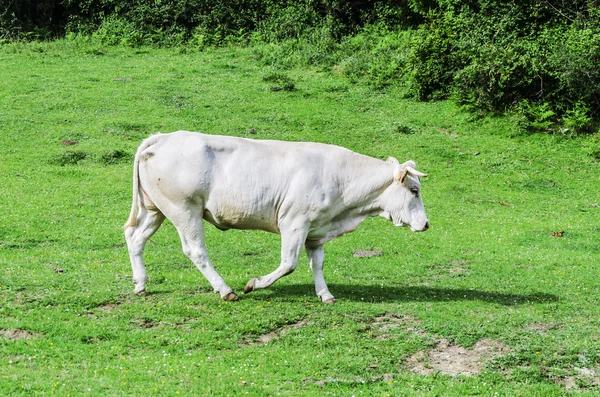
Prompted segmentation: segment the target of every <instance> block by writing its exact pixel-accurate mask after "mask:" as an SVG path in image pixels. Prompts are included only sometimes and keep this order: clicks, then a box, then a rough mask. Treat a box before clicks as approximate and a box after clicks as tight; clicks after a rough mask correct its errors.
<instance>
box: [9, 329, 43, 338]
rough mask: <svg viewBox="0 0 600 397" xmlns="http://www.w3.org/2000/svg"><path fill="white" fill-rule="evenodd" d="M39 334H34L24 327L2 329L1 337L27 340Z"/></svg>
mask: <svg viewBox="0 0 600 397" xmlns="http://www.w3.org/2000/svg"><path fill="white" fill-rule="evenodd" d="M38 336H39V334H37V333H34V334H32V333H31V332H29V331H25V330H24V329H0V337H4V338H7V339H12V340H27V339H32V338H37V337H38Z"/></svg>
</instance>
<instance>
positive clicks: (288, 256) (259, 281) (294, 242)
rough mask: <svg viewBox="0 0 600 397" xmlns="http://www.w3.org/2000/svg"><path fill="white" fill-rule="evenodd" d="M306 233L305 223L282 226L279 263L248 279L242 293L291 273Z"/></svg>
mask: <svg viewBox="0 0 600 397" xmlns="http://www.w3.org/2000/svg"><path fill="white" fill-rule="evenodd" d="M307 234H308V226H307V225H302V226H299V227H291V228H287V229H283V228H282V230H281V264H280V265H279V267H278V268H277V269H276V270H275V271H274V272H272V273H269V274H267V275H266V276H261V277H258V278H253V279H251V280H250V281H248V284H246V287H245V288H244V293H248V292H251V291H254V290H255V289H260V288H267V287H269V286H270V285H271V284H273V283H274V282H275V281H277V280H279V279H280V278H281V277H283V276H287V275H288V274H290V273H292V272H293V271H294V270H295V269H296V267H297V266H298V258H299V257H300V252H301V251H302V246H303V245H304V242H305V241H306V236H307Z"/></svg>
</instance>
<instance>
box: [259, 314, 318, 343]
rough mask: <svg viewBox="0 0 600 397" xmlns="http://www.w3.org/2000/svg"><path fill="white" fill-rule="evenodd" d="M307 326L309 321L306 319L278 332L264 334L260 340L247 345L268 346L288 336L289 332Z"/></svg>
mask: <svg viewBox="0 0 600 397" xmlns="http://www.w3.org/2000/svg"><path fill="white" fill-rule="evenodd" d="M306 324H308V319H306V318H305V319H302V320H300V321H297V322H295V323H292V324H288V325H286V326H285V327H282V328H280V329H278V330H275V331H271V332H268V333H266V334H262V335H260V336H259V337H258V338H256V339H254V340H252V341H250V342H248V343H247V344H248V345H266V344H267V343H269V342H271V341H273V340H276V339H279V338H281V337H282V336H283V335H285V334H287V333H288V332H290V331H292V330H296V329H300V328H302V327H304V326H305V325H306Z"/></svg>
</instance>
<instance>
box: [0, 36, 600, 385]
mask: <svg viewBox="0 0 600 397" xmlns="http://www.w3.org/2000/svg"><path fill="white" fill-rule="evenodd" d="M0 64H1V65H2V68H0V98H1V100H0V330H4V331H0V377H1V378H0V395H34V394H38V395H57V396H67V395H72V396H76V395H86V394H90V395H111V396H118V395H126V396H131V395H135V396H149V395H165V396H167V395H168V396H173V395H177V394H179V395H206V396H208V395H213V396H235V395H246V394H247V395H255V396H262V395H293V396H297V395H315V396H317V395H318V396H322V395H340V396H350V395H356V396H359V395H364V396H370V395H374V396H384V395H392V396H395V395H417V396H419V395H440V396H442V395H443V396H449V395H454V396H464V395H489V396H493V395H499V396H514V395H524V396H559V395H563V394H565V393H580V394H581V395H597V393H598V385H597V382H598V381H599V379H598V378H599V377H600V349H599V348H598V346H600V340H599V339H600V337H599V333H598V328H599V326H600V317H599V313H600V310H599V309H598V307H599V303H600V299H599V296H600V279H599V278H598V274H599V272H600V261H599V254H598V253H599V252H600V238H599V236H600V222H599V221H600V208H599V206H598V204H599V200H600V198H599V196H598V186H599V182H600V180H599V176H598V175H600V163H599V162H598V161H597V160H596V159H595V158H594V157H593V156H591V155H590V154H589V153H590V149H589V146H590V145H594V144H597V142H594V139H595V138H594V137H588V138H578V139H568V138H565V137H561V136H552V135H534V136H527V135H520V134H518V133H517V132H516V131H515V129H514V127H513V125H512V124H511V123H510V122H509V121H508V120H507V119H504V118H487V119H480V120H472V118H471V116H470V115H469V114H468V113H465V112H463V111H461V109H459V108H457V107H456V106H455V105H453V104H452V103H451V102H432V103H418V102H414V101H410V100H406V99H402V98H403V94H404V93H403V91H402V88H400V87H390V88H387V89H385V90H374V89H372V88H370V87H369V86H368V85H362V84H360V83H358V84H351V83H350V82H349V81H348V80H345V79H344V78H342V77H340V76H337V75H336V74H332V73H327V72H319V71H316V70H296V69H291V70H286V71H281V70H275V69H272V68H268V67H264V66H262V65H261V64H260V63H259V61H257V60H255V58H253V55H252V50H251V49H231V48H230V49H221V50H211V51H207V52H202V53H182V52H180V51H177V50H157V49H141V50H140V49H138V50H134V49H124V48H92V49H90V48H86V47H85V46H77V45H75V44H73V43H68V42H65V41H62V42H56V43H51V44H29V45H22V44H14V45H13V44H10V45H4V46H2V47H0ZM273 76H276V77H277V79H276V80H274V78H273ZM273 81H275V83H274V82H273ZM282 82H283V83H282ZM277 83H279V84H287V83H291V84H293V87H294V89H293V90H285V89H284V90H279V91H274V90H272V89H271V88H272V86H273V85H274V84H277ZM178 129H187V130H195V131H204V132H207V133H211V134H225V135H236V136H246V137H251V138H257V139H285V140H292V141H318V142H325V143H332V144H338V145H343V146H345V147H348V148H350V149H352V150H355V151H357V152H360V153H364V154H367V155H371V156H374V157H378V158H382V159H385V158H387V157H388V156H395V157H397V158H398V159H399V160H401V161H403V160H406V159H409V158H410V159H414V160H415V161H417V163H418V169H419V170H422V171H424V172H427V173H428V174H429V175H430V176H429V177H428V178H427V179H426V180H425V181H424V182H423V196H424V203H425V207H426V210H427V213H428V216H429V219H430V221H431V225H432V227H431V229H430V230H429V231H427V232H426V233H420V234H414V233H410V231H408V230H407V229H398V228H394V227H393V226H392V225H391V224H390V223H389V222H386V221H385V220H384V219H381V218H378V219H369V220H367V221H366V222H365V223H364V224H363V226H362V227H361V228H359V230H357V231H356V232H354V233H352V234H349V235H346V236H343V237H341V238H339V239H337V240H334V241H332V242H330V243H328V244H327V245H326V247H325V254H326V258H325V268H326V270H325V271H326V274H325V277H326V280H327V281H328V284H329V287H330V290H331V292H332V293H333V294H334V296H335V297H336V298H337V299H338V303H337V304H336V305H333V306H326V305H322V304H320V302H319V300H318V298H317V297H316V296H314V289H313V285H312V276H311V274H310V270H309V269H308V266H306V259H304V258H303V263H302V264H301V265H300V266H299V268H298V270H297V271H296V272H295V273H294V274H292V275H290V276H288V277H286V278H284V279H282V280H280V281H279V282H278V283H276V284H275V285H274V286H273V287H272V288H270V289H267V290H262V291H256V292H253V293H252V294H250V295H245V296H242V299H241V300H240V301H239V302H233V303H229V302H228V303H225V302H221V301H220V300H219V298H218V295H215V294H213V293H212V291H211V290H210V288H209V284H208V282H207V281H206V280H205V279H203V278H202V276H201V274H200V273H199V272H198V271H197V270H196V269H195V267H194V266H193V265H192V264H191V262H190V261H189V260H188V259H187V258H186V257H185V256H184V254H183V253H182V251H181V247H180V243H179V240H178V236H177V233H176V231H175V229H174V228H173V227H172V225H170V224H169V223H168V222H166V223H165V224H164V225H163V227H162V228H161V229H160V230H159V231H158V232H157V234H156V235H155V236H154V237H153V239H152V242H150V243H149V244H148V246H147V248H146V263H147V268H148V273H149V275H150V276H151V278H152V279H151V281H150V282H149V283H148V291H149V295H148V296H146V297H135V296H132V295H131V292H132V291H133V285H132V283H131V267H130V264H129V260H128V256H127V252H126V251H127V250H126V248H125V244H124V238H123V236H122V229H121V226H122V224H123V223H124V222H125V220H126V218H127V216H128V213H129V209H130V205H131V158H132V155H133V153H135V150H136V148H137V146H138V145H139V143H140V142H141V140H142V139H143V138H145V137H147V136H148V135H149V134H151V133H154V132H158V131H161V132H170V131H175V130H178ZM251 129H254V131H253V132H255V134H251V133H250V130H251ZM67 140H70V141H76V142H77V143H76V144H72V145H65V143H73V142H64V141H67ZM61 142H62V143H63V144H61ZM561 231H562V232H563V233H562V235H561V236H560V237H555V236H553V235H552V233H553V232H561ZM559 234H560V233H558V234H557V233H555V235H556V236H558V235H559ZM207 244H208V249H209V254H210V256H211V259H212V261H213V263H214V264H215V267H216V268H217V269H218V271H219V272H220V273H221V275H222V276H223V277H224V278H225V279H226V281H227V282H228V284H229V285H230V286H231V287H232V288H234V290H235V291H237V292H241V291H242V290H243V287H244V285H245V283H246V282H247V281H248V279H250V278H252V277H256V276H258V275H262V274H265V273H268V272H270V271H272V270H273V269H274V268H275V267H276V266H277V264H278V261H279V258H278V255H279V239H278V236H276V235H272V234H267V233H264V232H254V231H244V232H243V231H234V230H232V231H228V232H225V233H224V232H220V231H218V230H216V229H215V228H213V227H207ZM357 250H377V251H382V252H383V254H382V255H380V256H374V257H363V258H359V257H354V256H353V255H352V254H353V253H354V252H355V251H357ZM386 314H391V315H395V316H396V317H390V318H404V319H405V320H406V321H404V320H403V322H399V323H393V324H392V325H393V326H390V327H383V326H381V325H380V324H379V322H380V321H382V320H380V319H379V320H378V318H379V317H380V316H383V315H386ZM16 330H21V331H16ZM282 330H283V331H282ZM265 335H266V336H268V337H269V338H271V340H270V341H268V342H267V343H264V339H261V337H262V338H265ZM443 339H447V340H448V341H450V342H451V343H452V344H455V345H460V346H463V347H465V348H471V347H472V346H474V345H475V344H476V343H477V342H478V341H481V340H485V339H492V340H495V341H499V342H502V343H503V344H505V345H506V346H507V347H508V348H509V351H508V353H507V354H505V355H504V356H501V357H497V358H495V359H491V360H489V361H486V362H485V363H484V368H483V370H482V372H481V373H480V374H478V375H476V376H472V377H466V376H449V375H445V374H442V373H436V372H434V373H433V374H430V375H419V374H416V373H413V372H412V371H411V370H410V368H409V367H410V365H409V362H410V360H409V358H410V357H411V356H412V355H413V354H415V353H417V352H419V351H423V352H425V353H427V352H429V351H430V350H432V349H434V348H435V347H436V346H438V343H439V342H440V341H441V340H443ZM425 365H427V363H425ZM565 385H569V390H568V391H567V390H566V388H565Z"/></svg>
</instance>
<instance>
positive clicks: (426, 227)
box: [423, 222, 429, 230]
mask: <svg viewBox="0 0 600 397" xmlns="http://www.w3.org/2000/svg"><path fill="white" fill-rule="evenodd" d="M427 229H429V222H427V223H425V227H424V228H423V230H427Z"/></svg>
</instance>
